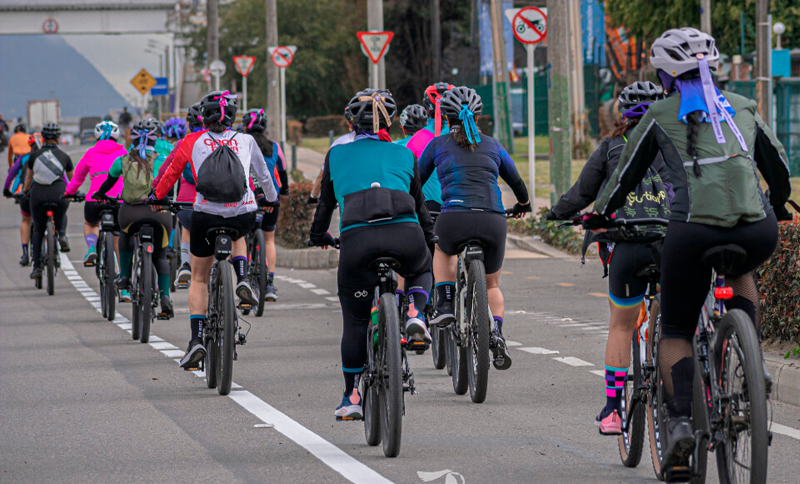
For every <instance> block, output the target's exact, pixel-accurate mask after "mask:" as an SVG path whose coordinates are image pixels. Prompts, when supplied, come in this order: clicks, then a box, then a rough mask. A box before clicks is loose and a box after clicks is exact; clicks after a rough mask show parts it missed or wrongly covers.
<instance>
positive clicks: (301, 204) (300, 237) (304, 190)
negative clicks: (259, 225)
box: [275, 183, 316, 249]
mask: <svg viewBox="0 0 800 484" xmlns="http://www.w3.org/2000/svg"><path fill="white" fill-rule="evenodd" d="M311 187H312V183H292V184H291V185H289V195H287V196H284V197H281V209H280V212H279V214H278V230H277V231H276V233H275V240H276V242H277V243H278V245H280V246H282V247H285V248H287V249H305V248H307V246H306V241H307V240H308V230H309V229H310V228H311V221H312V220H313V219H314V209H315V208H316V205H309V204H307V203H306V199H307V198H308V195H309V194H310V193H311Z"/></svg>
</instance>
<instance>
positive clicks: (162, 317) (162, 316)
mask: <svg viewBox="0 0 800 484" xmlns="http://www.w3.org/2000/svg"><path fill="white" fill-rule="evenodd" d="M156 319H157V320H159V321H169V320H170V319H172V316H169V315H167V314H159V315H157V316H156Z"/></svg>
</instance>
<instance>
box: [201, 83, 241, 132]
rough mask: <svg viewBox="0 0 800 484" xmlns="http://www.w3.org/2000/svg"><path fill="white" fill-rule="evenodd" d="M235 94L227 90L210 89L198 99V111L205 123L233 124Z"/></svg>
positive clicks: (235, 107) (234, 117)
mask: <svg viewBox="0 0 800 484" xmlns="http://www.w3.org/2000/svg"><path fill="white" fill-rule="evenodd" d="M236 109H237V106H236V96H235V95H233V94H231V93H230V92H229V91H212V92H210V93H208V94H206V95H205V96H203V99H202V100H201V101H200V111H201V112H202V113H203V122H204V123H205V124H206V125H209V124H212V123H221V124H224V125H225V126H230V125H232V124H233V120H234V119H236Z"/></svg>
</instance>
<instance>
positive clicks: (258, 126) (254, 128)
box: [242, 109, 267, 133]
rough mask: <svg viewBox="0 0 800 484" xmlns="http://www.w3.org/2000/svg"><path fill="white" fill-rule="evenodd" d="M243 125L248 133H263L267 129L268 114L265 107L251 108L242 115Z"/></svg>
mask: <svg viewBox="0 0 800 484" xmlns="http://www.w3.org/2000/svg"><path fill="white" fill-rule="evenodd" d="M242 125H243V126H244V128H245V131H246V132H248V133H250V132H254V133H263V132H264V131H266V130H267V115H266V114H265V113H264V110H263V109H251V110H250V111H247V112H246V113H244V114H243V115H242Z"/></svg>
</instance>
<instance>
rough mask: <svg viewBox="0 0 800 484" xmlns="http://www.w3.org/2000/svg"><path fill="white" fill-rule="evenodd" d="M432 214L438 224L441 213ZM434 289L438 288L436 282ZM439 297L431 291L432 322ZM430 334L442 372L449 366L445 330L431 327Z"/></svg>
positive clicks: (437, 366)
mask: <svg viewBox="0 0 800 484" xmlns="http://www.w3.org/2000/svg"><path fill="white" fill-rule="evenodd" d="M429 213H430V214H431V219H432V221H433V223H434V224H435V223H436V217H438V216H439V214H440V213H441V212H429ZM431 257H433V250H431ZM432 287H434V288H435V287H436V281H434V284H433V286H432ZM438 299H439V296H438V294H437V292H436V290H435V289H434V290H431V297H430V301H428V308H427V315H426V316H427V317H428V321H430V320H431V319H432V318H431V314H432V313H433V308H435V307H436V304H437V300H438ZM428 332H429V333H430V335H431V357H433V367H434V368H436V369H437V370H441V369H443V368H445V366H446V365H447V353H446V352H447V349H446V347H445V345H446V344H447V341H446V338H445V334H444V332H445V328H444V327H442V326H431V327H429V328H428Z"/></svg>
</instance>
